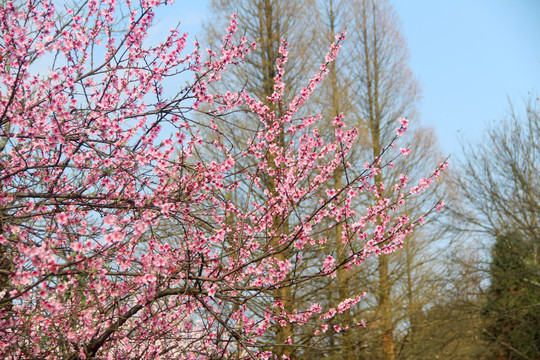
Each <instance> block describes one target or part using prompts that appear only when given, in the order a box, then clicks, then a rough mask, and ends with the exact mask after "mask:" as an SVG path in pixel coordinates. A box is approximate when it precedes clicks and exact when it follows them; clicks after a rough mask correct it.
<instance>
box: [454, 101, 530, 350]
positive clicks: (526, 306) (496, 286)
mask: <svg viewBox="0 0 540 360" xmlns="http://www.w3.org/2000/svg"><path fill="white" fill-rule="evenodd" d="M539 114H540V113H539V111H538V99H537V98H534V97H533V96H530V97H529V99H528V100H527V101H526V102H525V104H524V106H523V108H522V110H517V109H516V108H515V107H514V106H513V105H512V104H510V110H509V112H508V115H507V117H506V118H505V119H503V120H502V121H499V122H496V123H493V124H492V125H491V126H490V127H489V128H488V129H487V131H486V134H485V136H484V139H483V141H482V142H481V143H480V144H474V145H469V146H467V147H465V156H464V160H462V162H461V164H460V165H461V166H460V168H461V169H462V170H461V171H460V172H459V175H456V176H455V180H454V184H455V186H456V187H457V188H459V192H456V197H459V198H460V201H459V202H456V206H455V208H454V209H451V213H452V215H453V217H454V219H455V220H456V222H455V223H454V224H453V229H454V230H456V231H457V233H458V234H464V235H463V236H465V237H467V236H469V237H470V238H471V240H474V241H470V242H468V243H467V247H468V248H470V249H471V251H473V249H474V251H477V252H479V253H483V254H485V255H484V257H485V258H487V259H489V258H491V261H486V260H484V261H483V262H482V263H484V264H486V265H485V266H481V268H483V270H484V271H485V274H486V275H485V276H484V279H485V281H489V283H490V285H489V288H488V289H487V291H486V293H485V297H486V298H485V301H484V303H483V304H482V303H479V304H478V311H480V307H482V308H483V309H482V313H483V315H484V321H485V324H484V326H485V327H484V329H482V331H481V333H482V336H484V337H485V339H486V340H488V341H490V343H491V346H490V347H491V350H489V353H491V354H492V356H493V357H494V358H496V357H497V356H500V357H501V358H519V359H521V358H523V359H527V358H535V357H538V341H537V340H533V338H535V339H537V338H538V335H537V334H535V332H534V331H535V330H532V329H535V328H537V327H538V326H537V324H538V321H539V313H538V308H539V302H538V300H539V294H538V286H537V285H535V280H531V279H538V276H539V274H540V270H539V269H540V265H539V262H538V261H539V260H538V259H539V248H540V237H539V233H538V221H539V214H540V212H539V210H540V208H539V199H540V197H539V195H540V193H539V191H538V184H539V183H540V177H539V176H538V170H539V165H540V164H539V157H538V156H539V154H540V151H539V150H540V149H539V147H538V146H539V145H538V140H539V135H540V128H539V124H540V122H539V120H540V117H539ZM471 234H472V235H471ZM493 239H495V242H494V244H493V245H491V242H492V241H493ZM486 248H491V249H492V251H491V252H489V251H486ZM482 263H480V264H479V265H481V264H482ZM510 318H511V319H510ZM518 324H519V325H518ZM516 339H519V340H516ZM526 339H528V340H529V341H524V342H521V340H526ZM505 345H506V346H505ZM487 352H488V351H486V353H487Z"/></svg>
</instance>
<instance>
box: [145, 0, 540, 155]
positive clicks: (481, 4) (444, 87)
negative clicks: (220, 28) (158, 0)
mask: <svg viewBox="0 0 540 360" xmlns="http://www.w3.org/2000/svg"><path fill="white" fill-rule="evenodd" d="M391 3H392V4H393V5H394V7H395V10H396V13H397V15H398V17H399V18H400V20H401V23H402V33H403V35H404V37H405V39H406V40H407V45H408V48H409V53H410V56H411V58H410V65H411V67H412V69H413V72H414V74H415V76H416V77H417V78H418V80H419V81H420V84H421V86H422V94H423V98H422V101H421V103H420V106H419V110H420V119H411V121H415V120H420V121H421V122H422V124H424V125H427V126H432V127H434V128H435V129H436V133H437V135H438V137H439V141H440V144H441V147H442V149H443V151H444V152H445V153H447V154H459V153H460V145H459V141H458V139H459V137H466V138H468V139H472V140H478V139H480V136H481V134H482V132H483V129H484V128H485V125H486V124H488V123H489V122H491V121H493V120H496V119H500V118H502V117H503V116H504V115H505V113H506V111H507V109H508V98H510V99H511V100H512V101H513V102H515V103H516V104H519V103H520V102H521V100H522V99H523V98H524V97H526V96H527V93H528V92H533V93H538V92H540V0H391ZM206 12H207V1H206V0H198V1H197V0H194V1H185V0H177V1H176V3H175V4H174V6H173V7H172V8H171V7H165V8H162V9H161V10H160V11H159V12H158V14H157V17H156V20H158V22H159V24H158V27H157V28H156V29H155V31H157V32H160V31H161V30H165V29H163V28H162V26H167V27H169V26H170V24H172V23H175V22H177V21H179V20H180V21H181V22H182V27H181V28H182V30H183V31H187V32H189V34H190V35H191V36H194V35H197V33H200V24H201V22H202V21H203V19H204V18H205V16H206ZM160 25H161V26H160Z"/></svg>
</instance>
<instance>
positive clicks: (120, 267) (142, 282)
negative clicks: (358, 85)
mask: <svg viewBox="0 0 540 360" xmlns="http://www.w3.org/2000/svg"><path fill="white" fill-rule="evenodd" d="M158 5H160V3H159V1H146V0H143V1H141V2H140V3H138V4H136V5H135V4H133V3H132V2H131V1H128V2H127V3H126V4H125V5H123V6H124V10H127V13H128V17H127V18H125V19H123V20H121V21H120V24H121V25H122V26H125V29H126V30H125V31H124V32H123V34H121V35H118V31H116V30H115V25H117V22H118V21H117V20H115V14H117V13H120V12H119V11H117V7H118V5H117V4H116V2H115V1H114V0H111V1H105V2H101V3H98V2H97V1H94V0H91V1H89V2H88V3H85V5H84V6H83V7H81V8H80V9H77V10H73V11H71V10H68V11H67V13H66V14H64V15H63V16H61V17H59V16H58V14H57V12H56V10H55V8H54V6H53V5H52V4H51V3H49V2H47V1H39V0H30V1H28V2H27V3H25V4H19V5H16V4H14V3H12V2H4V3H3V4H2V8H1V10H0V31H1V32H2V42H1V43H0V54H1V57H2V60H1V64H0V78H1V81H2V85H1V88H0V126H1V130H0V151H1V153H0V170H1V173H0V225H1V226H0V232H1V233H0V249H1V253H0V256H1V258H0V266H1V268H0V354H1V355H2V358H6V359H15V358H16V359H35V358H40V359H42V358H48V359H86V358H96V359H97V358H99V359H102V358H103V359H104V358H107V359H128V358H134V359H141V358H148V359H158V358H180V359H183V358H188V359H190V358H222V357H223V358H229V357H232V356H234V357H235V358H244V357H248V358H269V357H272V356H279V355H283V354H285V355H286V354H289V353H290V351H286V350H285V349H287V348H293V346H294V343H293V339H292V337H288V338H287V339H284V340H283V341H282V340H280V339H278V340H274V341H272V340H271V339H272V338H273V337H272V333H273V332H275V331H276V329H279V328H281V327H286V326H287V325H288V324H292V323H295V324H297V326H306V327H310V329H312V331H313V333H314V336H315V335H317V334H318V333H320V332H321V331H326V330H327V329H328V327H329V326H334V327H335V329H338V330H339V331H340V330H341V329H344V330H346V329H347V327H349V326H357V324H341V325H337V324H332V318H334V316H335V315H336V314H337V313H342V312H344V311H346V310H347V309H348V308H350V307H351V306H354V305H355V304H356V303H358V302H359V301H361V296H360V295H359V296H357V297H353V298H348V299H342V302H341V303H339V304H337V305H336V307H335V308H328V309H323V308H321V306H320V305H318V304H317V303H314V304H311V305H310V306H309V307H306V308H301V309H300V308H299V309H288V310H287V311H286V310H285V308H284V306H283V302H282V301H280V300H279V298H276V293H279V289H284V288H288V287H292V286H295V285H298V284H303V283H309V282H313V281H316V279H317V278H320V277H325V276H335V273H336V271H337V270H338V269H341V268H350V267H352V266H358V265H361V263H362V262H363V261H364V259H366V258H367V257H369V256H377V255H383V254H386V253H389V252H392V251H394V250H395V249H397V248H399V247H400V246H401V244H402V242H403V240H404V238H405V236H406V235H407V234H408V233H409V232H411V231H412V230H413V227H414V225H415V224H417V223H418V222H420V221H421V219H409V218H408V217H407V216H406V215H405V214H402V215H399V216H397V217H396V214H399V212H400V209H401V208H402V206H403V205H404V203H405V201H406V200H407V198H408V197H410V196H415V194H417V193H418V192H420V191H422V190H423V189H425V188H426V187H427V186H429V184H430V183H431V182H432V181H433V179H434V178H435V177H437V176H438V175H439V174H440V172H441V171H442V169H443V168H444V167H445V166H446V164H441V166H440V167H439V168H438V169H436V170H435V172H434V173H433V174H432V175H431V176H430V177H428V178H427V179H423V180H422V182H421V183H420V184H419V185H417V186H413V187H411V188H409V187H407V176H406V175H403V176H402V177H401V178H400V181H399V183H397V184H387V186H392V187H393V189H394V192H395V194H398V195H397V197H396V198H397V199H398V200H396V202H391V201H390V200H389V199H385V198H383V197H382V196H381V195H380V194H381V193H382V192H383V191H382V189H384V187H385V185H384V184H379V183H377V184H374V183H373V179H374V177H375V175H376V174H377V173H378V172H379V171H381V168H382V167H384V166H387V165H390V160H389V161H388V162H387V163H386V164H385V163H383V162H382V160H381V159H382V158H378V159H377V160H376V161H375V162H374V163H366V165H365V167H364V168H363V169H360V170H358V169H351V168H350V166H348V164H347V163H345V161H344V159H345V155H346V154H347V152H348V151H349V150H350V149H351V148H352V147H353V146H354V144H355V140H356V135H357V130H356V129H348V130H347V129H345V128H344V125H343V123H342V116H337V117H336V118H335V119H334V120H333V126H334V128H335V137H334V139H333V141H331V142H327V141H325V140H323V139H322V138H321V137H320V136H319V134H318V131H317V123H318V122H320V121H321V120H322V116H321V115H315V116H308V117H304V118H296V117H295V114H297V112H298V110H299V108H301V107H302V105H303V104H304V103H305V102H306V100H307V99H308V97H309V96H310V94H312V92H313V91H314V90H315V89H316V87H317V85H318V84H319V83H320V82H321V80H322V79H323V77H324V75H325V74H326V72H327V65H328V63H330V62H332V61H333V60H334V59H335V57H336V55H337V52H338V50H339V47H340V42H341V41H342V40H343V39H344V34H339V35H338V36H337V37H336V42H335V43H334V44H332V45H331V48H330V51H329V53H328V55H327V57H326V62H327V63H326V64H324V65H322V66H321V70H320V72H318V73H317V74H316V75H315V76H314V77H313V78H312V79H311V80H309V81H308V82H307V85H306V87H305V88H304V89H302V91H301V92H300V94H298V95H297V96H296V97H295V98H294V99H293V100H292V102H291V103H290V104H288V105H287V108H288V111H287V112H286V113H285V115H283V116H281V117H278V116H277V115H276V113H275V112H274V111H272V107H273V106H272V104H276V103H279V102H280V101H281V99H282V94H283V89H284V87H285V86H286V85H285V84H284V83H283V81H282V78H283V74H284V67H285V64H286V61H287V50H286V46H287V44H286V43H285V42H284V43H283V46H282V47H281V49H280V54H281V58H280V59H279V60H278V61H277V64H276V69H277V71H276V73H277V75H276V77H275V79H274V82H275V85H274V95H273V96H271V97H269V98H268V101H267V102H266V103H261V102H258V101H256V100H255V99H254V98H253V97H251V96H250V95H249V94H248V93H246V92H245V91H239V92H237V93H226V94H213V93H210V91H209V90H208V89H209V86H208V85H209V84H210V83H212V82H216V81H219V80H220V76H221V73H222V72H223V71H225V70H226V68H227V67H230V66H241V63H242V61H243V59H244V56H246V55H247V54H248V53H249V51H250V49H252V47H253V46H255V44H250V43H248V42H247V39H245V38H241V39H237V38H236V36H235V31H236V21H235V18H234V17H233V18H232V20H231V24H230V26H229V28H228V29H227V33H226V36H225V37H224V39H223V45H222V47H221V49H220V50H218V51H215V52H214V51H211V50H208V53H209V57H208V60H207V61H203V55H202V54H201V52H200V51H199V48H198V44H197V43H195V47H194V50H193V51H191V52H189V53H187V54H184V52H185V47H186V43H187V35H185V34H183V35H182V34H181V33H180V32H178V31H177V30H172V31H171V33H170V34H169V35H168V36H167V37H166V38H165V39H164V41H163V42H162V43H159V44H158V45H156V46H148V45H146V44H145V38H146V36H147V32H148V29H149V26H150V25H151V23H152V19H153V16H154V14H153V9H154V8H155V7H156V6H158ZM47 61H48V62H49V63H48V65H49V69H48V70H47V71H46V72H45V73H44V72H41V74H39V73H38V72H37V71H36V68H39V66H40V64H43V63H45V62H47ZM51 64H52V65H51ZM185 74H192V79H193V80H191V82H190V83H189V84H188V85H187V86H186V87H184V88H182V89H179V91H177V92H175V93H174V94H173V95H170V94H169V92H165V91H164V86H163V84H164V83H165V82H170V83H173V82H171V81H170V79H172V80H173V81H176V83H178V80H179V79H185ZM203 104H204V108H205V109H210V110H205V113H206V115H207V116H208V117H209V118H210V119H211V120H210V122H209V123H208V128H205V129H204V134H205V136H204V137H202V136H201V135H200V134H201V132H199V131H200V130H202V129H200V127H201V126H203V125H201V124H202V123H201V122H199V121H198V120H197V121H196V120H193V119H191V118H190V116H191V114H192V113H195V112H197V109H199V108H200V106H201V105H203ZM201 108H202V107H201ZM235 109H241V110H243V111H247V112H249V113H251V114H253V115H254V116H257V117H258V119H259V120H260V127H259V130H258V131H257V132H256V133H254V134H253V138H252V139H251V140H250V141H249V142H248V145H247V147H246V148H244V149H236V148H234V147H231V146H228V145H227V142H226V139H224V138H223V136H222V134H221V132H220V124H222V123H223V122H229V123H230V122H234V116H235V113H234V110H235ZM406 128H407V120H404V119H402V120H401V124H400V126H399V128H398V130H397V132H398V134H399V133H401V132H403V131H405V130H406ZM209 131H211V132H212V133H213V136H211V137H209V136H207V134H208V133H209ZM283 133H287V134H289V135H290V138H291V139H292V140H291V141H290V142H287V143H286V144H284V143H283V142H280V141H278V139H279V138H280V135H281V134H283ZM397 136H398V135H396V137H397ZM394 140H395V139H394ZM392 145H393V141H392V143H390V144H388V146H386V147H384V148H383V151H382V152H383V153H385V152H391V151H392V149H393V146H392ZM208 146H211V147H213V151H212V152H211V153H212V155H211V156H210V155H207V156H206V155H205V154H209V152H207V151H206V150H205V149H207V148H208ZM216 154H217V155H216ZM394 156H403V154H402V153H400V152H399V151H397V154H396V155H394ZM242 157H254V158H256V159H258V160H259V163H258V165H257V166H253V167H248V168H245V167H240V166H238V165H237V164H238V160H239V159H240V158H242ZM341 165H342V166H344V167H345V168H346V169H347V170H346V171H347V179H348V181H347V182H346V184H344V186H343V187H342V188H338V189H333V188H328V186H326V184H327V183H328V182H329V181H330V179H331V177H332V174H333V171H334V170H335V168H336V167H338V166H341ZM263 179H264V181H263ZM263 182H264V183H265V184H271V186H268V187H267V188H266V189H263V193H264V198H263V199H261V198H260V197H257V198H255V197H252V198H250V197H249V194H250V192H251V191H254V189H256V188H260V187H261V184H262V183H263ZM239 188H242V190H243V191H244V192H245V193H247V194H248V196H247V201H248V206H247V208H248V209H249V211H240V210H239V208H238V207H237V205H236V204H235V203H234V202H233V201H232V200H231V196H230V194H231V193H232V192H234V191H235V190H237V189H239ZM365 194H369V196H373V195H374V196H375V197H376V198H377V201H376V203H374V204H373V205H372V206H370V207H368V208H366V209H365V212H363V213H357V212H355V211H354V209H353V208H352V206H351V204H352V202H353V201H354V199H355V198H358V197H360V196H365ZM439 206H440V204H436V205H434V208H433V209H435V208H436V207H439ZM242 208H243V209H245V208H246V207H245V206H243V207H242ZM232 215H234V216H232ZM390 215H392V218H397V219H398V220H397V221H391V220H390V219H391V216H390ZM231 219H234V220H231ZM283 219H293V220H291V222H292V224H293V226H292V227H291V229H290V231H287V232H284V231H280V229H281V224H280V222H282V221H283ZM322 223H324V224H325V227H326V226H328V224H330V227H333V226H335V225H336V224H342V229H343V230H342V234H343V236H342V241H343V242H344V243H345V244H347V249H348V255H347V256H346V257H345V258H344V259H345V260H343V261H339V262H338V261H336V260H335V257H334V256H333V255H332V253H331V250H326V251H321V250H319V246H320V244H323V243H325V242H326V235H325V232H324V231H322V230H321V224H322ZM374 224H376V226H375V225H374ZM291 249H294V250H295V251H294V252H290V254H292V255H290V256H288V257H284V256H283V253H284V252H286V251H289V250H291ZM308 251H309V252H311V253H313V252H315V253H316V254H317V257H318V258H319V259H320V263H319V265H318V267H317V268H314V267H313V266H309V267H308V266H303V261H304V260H303V254H304V253H305V252H308ZM336 331H337V330H336Z"/></svg>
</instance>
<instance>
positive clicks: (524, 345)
mask: <svg viewBox="0 0 540 360" xmlns="http://www.w3.org/2000/svg"><path fill="white" fill-rule="evenodd" d="M535 240H536V239H533V240H530V239H525V238H524V237H523V236H522V235H521V234H520V233H518V232H508V233H506V234H504V235H503V236H500V237H498V238H497V240H496V242H495V244H494V245H493V250H492V262H491V266H490V277H491V285H490V287H489V290H488V293H487V298H486V302H485V304H484V308H483V312H482V314H483V316H484V317H485V318H486V328H485V331H484V335H485V336H486V340H488V341H489V342H490V343H491V344H492V346H491V354H490V357H489V358H490V359H539V358H540V283H539V282H538V273H539V266H538V257H537V253H536V251H535V247H536V246H534V244H532V243H531V242H533V241H535Z"/></svg>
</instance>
